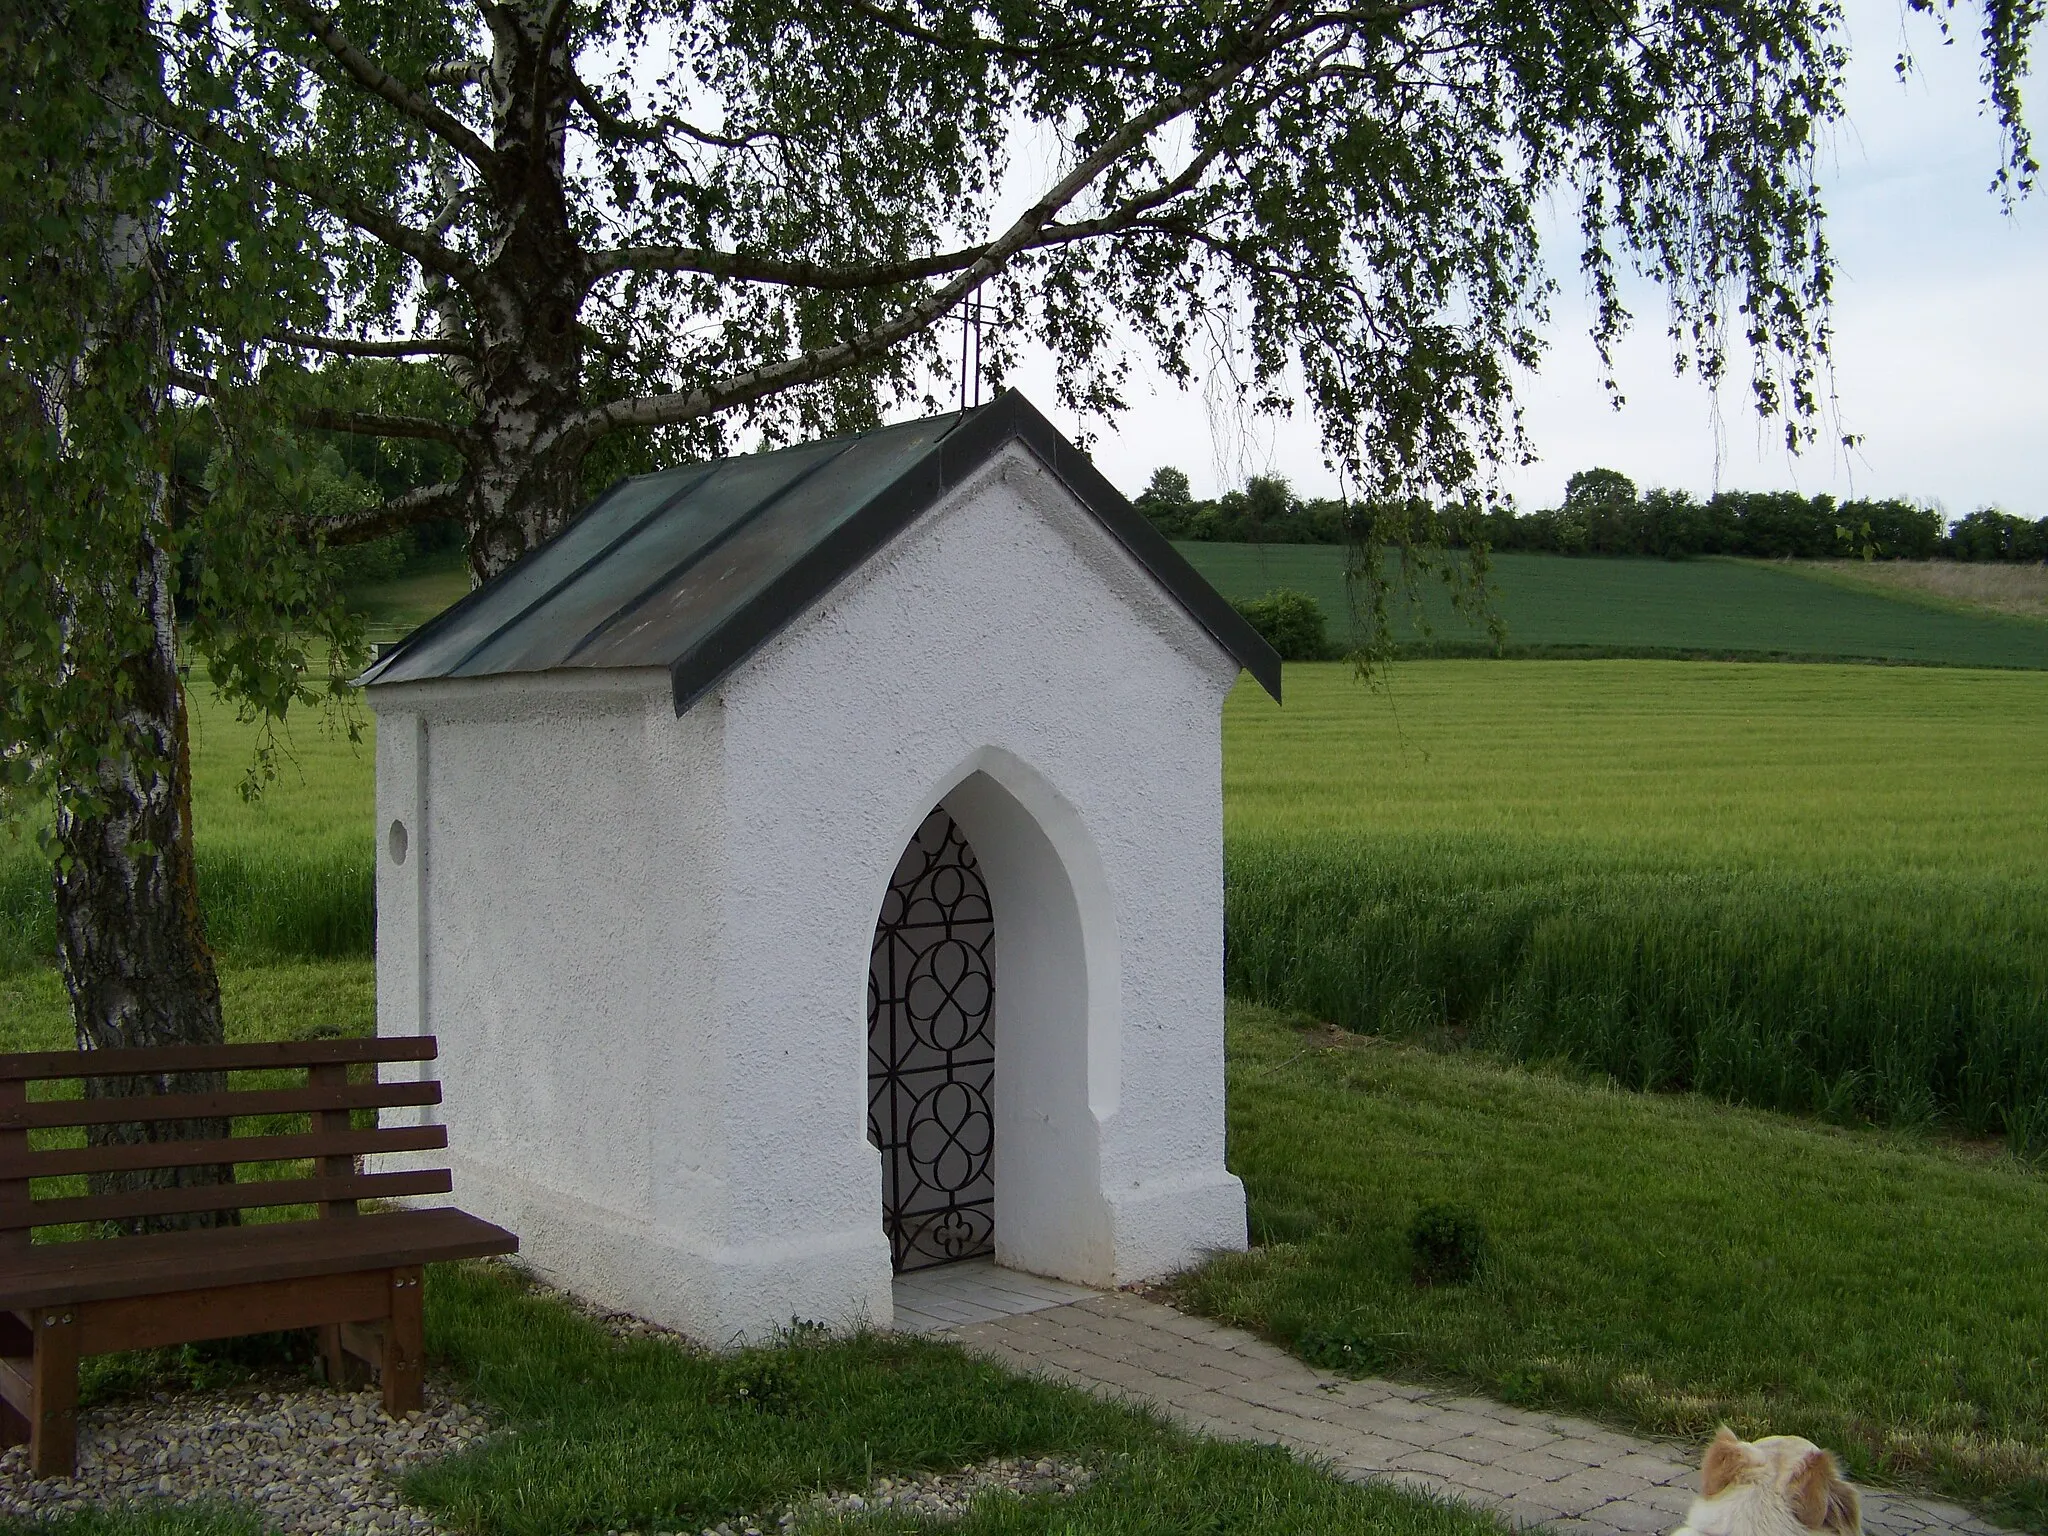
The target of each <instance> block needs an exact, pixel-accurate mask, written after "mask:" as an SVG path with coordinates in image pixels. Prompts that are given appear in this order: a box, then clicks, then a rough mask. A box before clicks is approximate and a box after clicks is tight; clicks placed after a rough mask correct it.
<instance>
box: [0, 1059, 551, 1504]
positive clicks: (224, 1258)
mask: <svg viewBox="0 0 2048 1536" xmlns="http://www.w3.org/2000/svg"><path fill="white" fill-rule="evenodd" d="M435 1049H436V1048H435V1042H434V1040H433V1039H432V1037H430V1036H428V1037H414V1038H410V1039H390V1040H306V1041H280V1042H276V1043H266V1044H260V1045H212V1046H172V1047H165V1048H162V1049H154V1050H151V1049H143V1050H106V1051H47V1052H37V1053H32V1054H26V1055H11V1056H7V1055H0V1447H5V1446H9V1445H18V1444H20V1443H21V1442H22V1441H24V1440H26V1441H27V1442H28V1445H29V1470H30V1474H31V1475H32V1476H35V1477H53V1476H69V1475H70V1474H71V1472H72V1470H73V1465H74V1462H75V1459H76V1454H77V1444H78V1362H79V1360H80V1358H81V1357H82V1356H85V1355H98V1354H106V1353H109V1352H111V1351H113V1350H120V1349H144V1348H150V1347H153V1346H156V1345H163V1344H186V1343H195V1342H197V1341H199V1340H201V1339H220V1338H229V1337H232V1336H234V1335H237V1334H245V1333H265V1332H269V1331H271V1330H273V1329H282V1328H307V1327H318V1328H320V1329H321V1346H322V1351H323V1354H324V1355H325V1358H326V1361H327V1367H328V1374H329V1379H330V1380H333V1381H335V1382H336V1383H337V1384H341V1383H345V1382H347V1381H348V1380H349V1378H350V1376H351V1373H352V1371H353V1370H354V1367H352V1365H351V1361H352V1360H355V1361H361V1362H365V1363H367V1364H368V1365H369V1366H371V1367H373V1368H375V1369H376V1370H378V1371H379V1372H380V1373H381V1375H382V1378H383V1388H384V1407H385V1410H386V1411H387V1412H389V1413H392V1414H394V1415H397V1414H405V1413H410V1412H412V1411H413V1410H415V1409H416V1408H418V1407H419V1406H420V1373H421V1365H422V1361H421V1333H420V1327H421V1324H420V1277H421V1266H423V1265H426V1264H431V1263H435V1262H438V1261H440V1260H444V1259H468V1258H479V1257H482V1256H483V1255H486V1254H497V1253H513V1252H516V1251H517V1250H518V1247H519V1240H518V1239H517V1238H515V1237H514V1236H513V1235H512V1234H511V1233H510V1232H507V1231H505V1230H503V1229H502V1228H500V1227H494V1226H492V1225H491V1224H490V1223H489V1222H487V1221H480V1220H478V1219H477V1218H476V1217H474V1216H471V1215H469V1214H467V1213H466V1212H463V1211H458V1210H450V1209H430V1210H417V1209H408V1210H393V1211H381V1212H358V1210H357V1206H356V1202H357V1201H359V1200H369V1199H380V1198H381V1199H388V1198H392V1197H395V1196H406V1195H439V1194H446V1193H448V1191H449V1190H450V1189H451V1188H452V1187H453V1184H452V1181H451V1180H450V1177H449V1174H448V1170H446V1169H445V1168H434V1169H424V1170H418V1171H411V1170H408V1171H405V1172H400V1173H363V1172H362V1171H361V1163H360V1161H359V1160H360V1159H361V1158H362V1157H363V1156H364V1155H366V1154H370V1153H379V1152H427V1151H435V1150H438V1149H440V1148H443V1147H446V1146H447V1145H448V1132H447V1128H446V1127H445V1126H440V1125H422V1126H393V1127H389V1128H369V1127H365V1128H360V1129H359V1128H356V1127H355V1126H354V1125H353V1124H352V1115H353V1113H354V1112H355V1111H358V1110H376V1109H384V1108H395V1107H398V1106H402V1105H424V1104H438V1103H440V1102H441V1085H440V1084H439V1083H438V1082H433V1081H408V1082H392V1083H382V1082H378V1081H376V1078H375V1068H374V1066H372V1067H371V1070H370V1074H369V1075H370V1080H369V1081H367V1082H350V1081H349V1068H350V1067H351V1066H354V1065H357V1064H360V1063H376V1062H404V1061H431V1060H433V1059H434V1056H435ZM280 1068H283V1069H293V1070H303V1071H304V1072H305V1074H306V1080H305V1083H304V1085H303V1086H295V1087H289V1088H258V1089H244V1090H239V1091H236V1090H218V1089H217V1090H214V1091H206V1092H193V1091H176V1090H177V1089H178V1087H179V1084H178V1081H177V1079H176V1078H175V1077H174V1076H173V1074H179V1073H212V1074H216V1076H214V1077H213V1078H212V1081H213V1082H215V1083H219V1084H225V1083H226V1082H227V1078H226V1077H225V1075H224V1074H226V1073H228V1072H246V1071H271V1070H276V1069H280ZM80 1078H102V1079H119V1080H122V1081H120V1082H119V1084H118V1089H117V1090H116V1091H121V1092H122V1094H123V1096H119V1097H116V1096H112V1095H111V1094H110V1095H109V1096H104V1097H91V1098H70V1099H38V1100H31V1099H30V1098H29V1095H28V1085H29V1084H30V1083H31V1082H36V1081H45V1080H55V1079H80ZM184 1081H185V1083H186V1084H188V1085H189V1084H190V1083H191V1082H192V1081H193V1080H192V1079H191V1078H189V1077H188V1078H186V1079H185V1080H184ZM199 1081H201V1082H205V1081H207V1079H204V1078H202V1079H200V1080H199ZM112 1086H114V1085H111V1084H110V1087H112ZM248 1115H307V1116H309V1117H310V1120H309V1129H307V1130H305V1131H298V1132H292V1133H290V1134H282V1135H279V1134H259V1135H234V1134H232V1129H233V1124H234V1119H233V1117H239V1116H248ZM206 1120H211V1121H212V1122H213V1124H214V1126H215V1127H216V1128H218V1127H220V1126H223V1125H225V1126H227V1127H228V1129H229V1131H230V1134H229V1135H228V1136H227V1137H226V1138H225V1139H222V1138H220V1137H218V1136H214V1137H207V1138H205V1139H188V1140H178V1141H172V1140H165V1141H146V1142H145V1141H137V1142H134V1143H132V1144H120V1145H113V1144H109V1145H102V1146H83V1147H63V1148H48V1147H42V1148H31V1147H30V1145H29V1135H30V1133H31V1132H34V1131H52V1130H60V1129H63V1128H66V1127H78V1126H92V1125H140V1124H141V1123H143V1122H156V1123H159V1124H161V1123H162V1122H166V1121H188V1122H190V1121H202V1122H203V1121H206ZM299 1160H310V1167H309V1171H308V1172H306V1173H304V1174H302V1175H298V1176H295V1177H259V1178H258V1179H256V1180H253V1181H244V1180H240V1179H238V1180H237V1182H235V1183H230V1184H221V1183H215V1184H205V1185H185V1186H181V1187H175V1188H161V1189H138V1190H132V1191H126V1192H121V1193H115V1194H85V1195H55V1196H50V1195H45V1196H43V1197H41V1198H36V1197H35V1196H34V1193H33V1186H32V1185H31V1183H30V1181H31V1180H34V1179H50V1178H58V1177H63V1176H65V1175H76V1174H101V1173H122V1172H134V1171H142V1170H152V1169H178V1168H193V1167H205V1166H220V1165H226V1164H245V1163H255V1162H264V1163H269V1162H297V1161H299ZM306 1204H312V1205H315V1206H316V1207H317V1209H318V1214H319V1216H320V1217H321V1218H325V1219H319V1220H308V1221H270V1222H255V1223H248V1224H245V1225H239V1226H229V1225H221V1226H214V1227H206V1228H200V1229H196V1230H189V1231H175V1232H155V1233H148V1234H145V1235H141V1236H130V1235H123V1236H113V1237H105V1238H99V1239H94V1240H82V1241H76V1242H42V1243H32V1242H31V1241H30V1234H31V1230H32V1229H33V1228H36V1227H49V1226H60V1225H70V1224H72V1223H121V1222H129V1223H132V1222H134V1221H136V1220H137V1219H138V1218H147V1217H153V1216H166V1215H175V1214H184V1213H193V1212H204V1211H225V1210H242V1209H249V1208H255V1207H262V1206H284V1205H306Z"/></svg>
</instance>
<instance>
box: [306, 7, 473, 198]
mask: <svg viewBox="0 0 2048 1536" xmlns="http://www.w3.org/2000/svg"><path fill="white" fill-rule="evenodd" d="M278 3H279V4H280V5H281V6H283V8H284V9H285V11H286V12H287V13H288V14H290V15H291V16H293V17H295V18H296V19H297V20H298V23H299V25H300V26H302V27H304V28H305V29H306V32H307V35H308V36H310V37H312V38H313V40H314V41H316V42H317V43H319V44H320V46H321V47H323V48H325V49H326V50H327V51H328V52H329V53H330V54H332V55H333V56H334V58H335V61H336V62H337V63H339V64H340V65H341V67H342V68H343V69H345V70H347V71H348V72H349V74H350V75H352V76H354V77H355V79H356V81H357V82H358V83H359V84H361V85H362V86H363V87H364V89H366V90H369V91H371V92H374V93H375V94H376V95H378V96H381V97H383V98H384V100H386V101H388V102H390V103H391V105H392V106H394V107H396V108H398V110H399V111H401V112H403V113H404V114H405V115H406V116H407V117H409V118H411V119H412V120H413V121H414V122H416V123H418V124H419V125H420V126H421V127H422V128H424V129H426V130H427V131H428V132H429V133H431V134H433V135H434V136H435V137H436V138H438V139H440V140H441V141H442V142H443V143H445V144H446V145H447V146H448V147H449V148H450V149H453V150H454V151H455V152H456V153H457V154H459V155H461V156H462V158H463V159H465V160H467V161H468V162H469V163H470V164H471V165H474V166H475V167H476V168H477V169H478V170H479V171H481V172H483V173H484V174H485V175H489V174H490V173H491V171H492V169H493V168H494V167H495V165H496V163H497V154H496V152H495V151H494V150H493V149H492V148H491V146H490V145H488V144H486V143H485V142H484V141H483V140H482V139H480V138H479V137H477V135H476V133H475V132H474V131H473V130H472V129H471V128H470V127H469V126H468V125H467V124H466V123H464V122H462V121H461V120H460V119H459V118H457V117H455V116H454V115H453V114H452V113H450V112H448V111H446V110H445V109H444V108H442V107H440V106H437V105H436V104H435V103H434V102H431V101H429V100H428V99H427V98H426V97H424V96H422V95H420V94H419V93H418V92H417V91H415V90H413V89H412V88H411V87H410V86H408V85H407V84H406V83H405V82H404V81H402V80H400V79H398V78H397V77H396V76H395V75H393V74H392V73H391V72H390V71H389V70H387V69H385V68H384V67H383V66H382V65H381V64H379V63H378V62H377V61H376V60H375V59H372V58H371V57H370V56H369V55H368V54H366V53H364V52H363V51H362V49H360V48H358V47H357V46H356V45H355V44H354V43H352V42H350V41H349V40H348V37H347V35H346V34H345V33H343V31H342V30H341V23H340V22H339V21H337V20H336V19H335V18H334V17H333V16H332V15H331V14H329V13H328V12H326V11H324V10H322V9H321V8H320V7H319V6H317V5H315V4H313V3H312V0H278Z"/></svg>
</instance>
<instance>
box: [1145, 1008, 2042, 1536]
mask: <svg viewBox="0 0 2048 1536" xmlns="http://www.w3.org/2000/svg"><path fill="white" fill-rule="evenodd" d="M1230 1046H1231V1054H1230V1085H1231V1086H1230V1137H1231V1163H1232V1166H1233V1167H1234V1168H1235V1169H1236V1170H1237V1171H1238V1173H1239V1174H1240V1175H1241V1176H1242V1177H1243V1178H1244V1180H1245V1184H1246V1187H1247V1188H1248V1190H1249V1191H1250V1194H1251V1207H1252V1222H1253V1231H1254V1236H1255V1239H1256V1241H1257V1242H1258V1243H1259V1244H1260V1245H1261V1246H1259V1247H1258V1248H1257V1249H1255V1251H1253V1252H1252V1253H1250V1254H1248V1255H1246V1256H1244V1257H1242V1258H1229V1259H1225V1260H1222V1261H1220V1262H1218V1263H1216V1264H1214V1265H1211V1266H1210V1267H1209V1268H1207V1269H1205V1270H1203V1271H1201V1272H1200V1273H1198V1274H1197V1275H1195V1276H1194V1277H1192V1278H1190V1279H1188V1280H1186V1281H1185V1282H1184V1283H1182V1284H1181V1285H1180V1286H1179V1287H1178V1299H1179V1300H1180V1301H1181V1302H1182V1303H1183V1304H1184V1305H1187V1306H1189V1307H1191V1308H1192V1309H1194V1310H1197V1311H1200V1312H1204V1313H1207V1314H1209V1315H1211V1316H1215V1317H1218V1318H1222V1319H1224V1320H1227V1321H1231V1322H1235V1323H1240V1324H1243V1325H1246V1326H1250V1327H1253V1328H1256V1329H1258V1330H1260V1331H1261V1332H1264V1333H1267V1334H1269V1335H1271V1336H1272V1337H1274V1338H1276V1339H1279V1340H1281V1341H1283V1342H1285V1343H1288V1344H1289V1345H1291V1346H1293V1347H1295V1348H1296V1349H1297V1350H1300V1351H1301V1352H1303V1353H1305V1354H1308V1355H1309V1356H1310V1357H1311V1358H1320V1359H1325V1360H1328V1361H1331V1362H1333V1363H1334V1362H1335V1361H1337V1360H1339V1359H1342V1358H1345V1357H1347V1355H1348V1357H1349V1358H1350V1359H1352V1360H1354V1361H1356V1362H1357V1363H1358V1364H1359V1365H1360V1366H1362V1367H1363V1368H1364V1369H1366V1370H1369V1371H1382V1372H1393V1373H1396V1374H1401V1375H1407V1376H1420V1377H1424V1378H1442V1379H1445V1380H1448V1381H1453V1382H1457V1383H1461V1384H1465V1385H1469V1386H1472V1387H1475V1388H1477V1389H1478V1390H1480V1391H1482V1392H1485V1393H1488V1394H1490V1395H1494V1396H1498V1397H1505V1398H1508V1399H1510V1400H1512V1401H1518V1402H1524V1403H1531V1404H1543V1405H1550V1406H1554V1407H1556V1408H1559V1409H1569V1410H1573V1411H1580V1412H1586V1413H1590V1414H1593V1415H1596V1416H1598V1417H1601V1418H1604V1419H1607V1420H1609V1421H1612V1422H1616V1423H1619V1424H1623V1425H1627V1426H1630V1427H1633V1428H1637V1429H1641V1430H1646V1431H1650V1432H1654V1433H1658V1434H1670V1435H1681V1436H1685V1437H1688V1438H1697V1437H1700V1436H1702V1435H1705V1434H1708V1433H1711V1431H1712V1430H1713V1428H1714V1426H1715V1425H1716V1424H1717V1423H1720V1422H1724V1421H1725V1422H1728V1423H1730V1424H1732V1425H1734V1426H1735V1427H1736V1428H1737V1429H1738V1430H1739V1431H1741V1432H1743V1433H1744V1434H1747V1435H1755V1434H1763V1433H1788V1434H1802V1435H1806V1436H1808V1437H1810V1438H1812V1439H1814V1440H1816V1441H1818V1442H1820V1443H1821V1444H1823V1445H1828V1446H1831V1447H1833V1448H1835V1449H1836V1450H1838V1451H1840V1452H1841V1453H1842V1454H1843V1456H1844V1457H1845V1459H1846V1460H1847V1461H1848V1462H1849V1464H1850V1466H1851V1468H1852V1470H1853V1471H1854V1473H1855V1474H1856V1475H1858V1476H1862V1477H1866V1478H1878V1479H1886V1480H1899V1481H1905V1482H1908V1483H1916V1484H1921V1485H1924V1486H1931V1487H1934V1488H1937V1489H1940V1490H1943V1491H1945V1492H1948V1493H1950V1494H1953V1495H1956V1496H1959V1497H1964V1498H1967V1499H1970V1500H1971V1501H1973V1502H1976V1503H1977V1504H1979V1505H1980V1506H1983V1507H1989V1508H1991V1509H1993V1510H1995V1511H1997V1512H1999V1513H2001V1514H2002V1515H2003V1516H2004V1517H2005V1518H2007V1519H2009V1520H2022V1521H2024V1522H2026V1523H2027V1524H2028V1525H2029V1527H2030V1528H2031V1529H2034V1530H2037V1531H2039V1530H2044V1529H2048V1523H2044V1522H2048V1354H2044V1348H2048V1346H2044V1340H2048V1285H2043V1283H2042V1278H2041V1277H2042V1275H2043V1274H2044V1273H2048V1180H2044V1179H2043V1178H2042V1177H2041V1176H2040V1175H2039V1174H2037V1173H2034V1172H2030V1171H2028V1170H2026V1169H2025V1168H2023V1167H2021V1166H2019V1165H2017V1164H2015V1163H2013V1162H2012V1161H2011V1160H2009V1159H2007V1158H2004V1157H2002V1156H1999V1155H1995V1154H1992V1153H1987V1152H1984V1151H1981V1150H1977V1149H1972V1148H1968V1147H1955V1146H1944V1145H1941V1144H1938V1143H1935V1142H1931V1141H1929V1140H1927V1139H1925V1138H1920V1137H1909V1136H1901V1135H1896V1134H1891V1133H1883V1132H1873V1131H1857V1132H1849V1131H1841V1130H1834V1129H1830V1128H1828V1127H1825V1126H1818V1125H1815V1124H1813V1123H1811V1122H1802V1121H1795V1120H1789V1119H1785V1118H1783V1117H1779V1116H1775V1115H1767V1114H1760V1113H1756V1112H1751V1111H1744V1110H1737V1109H1731V1108H1728V1107H1725V1106H1722V1105H1718V1104H1714V1103H1710V1102H1707V1101H1704V1100H1700V1099H1697V1098H1690V1097H1671V1096H1645V1095H1640V1094H1632V1093H1626V1092H1622V1091H1618V1090H1615V1089H1613V1088H1609V1087H1605V1086H1599V1085H1589V1084H1587V1083H1585V1082H1584V1081H1581V1080H1576V1079H1573V1078H1570V1077H1566V1076H1560V1075H1552V1074H1546V1073H1543V1072H1540V1071H1531V1070H1527V1069H1524V1068H1520V1067H1514V1066H1505V1065H1501V1064H1499V1063H1496V1062H1494V1061H1490V1060H1488V1059H1485V1058H1483V1057H1480V1056H1476V1055H1472V1054H1466V1053H1459V1054H1452V1055H1439V1054H1432V1053H1430V1052H1427V1051H1424V1050H1422V1049H1419V1048H1415V1047H1409V1046H1402V1045H1397V1044H1392V1043H1388V1042H1385V1041H1381V1040H1374V1039H1361V1038H1359V1037H1356V1036H1351V1035H1345V1034H1341V1033H1339V1032H1336V1031H1332V1030H1329V1029H1328V1028H1327V1027H1324V1026H1319V1025H1309V1024H1307V1023H1306V1022H1305V1021H1301V1020H1299V1019H1289V1018H1287V1017H1283V1016H1281V1015H1279V1014H1276V1013H1274V1012H1272V1011H1269V1010H1266V1009H1261V1008H1257V1007H1253V1006H1249V1005H1237V1006H1235V1007H1233V1009H1232V1017H1231V1037H1230ZM1438 1200H1447V1201H1451V1202H1455V1203H1458V1204H1462V1205H1465V1206H1467V1207H1469V1208H1471V1209H1473V1210H1475V1211H1476V1212H1478V1213H1479V1215H1480V1216H1481V1218H1482V1219H1483V1221H1484V1222H1485V1224H1486V1226H1487V1229H1488V1231H1489V1234H1490V1237H1491V1247H1492V1258H1491V1260H1490V1262H1489V1265H1488V1267H1487V1269H1486V1270H1485V1271H1484V1272H1483V1273H1482V1276H1481V1279H1480V1280H1479V1281H1478V1282H1477V1283H1475V1284H1474V1285H1472V1286H1470V1287H1455V1286H1451V1287H1439V1288H1435V1289H1418V1288H1417V1287H1416V1286H1415V1285H1414V1284H1413V1283H1412V1282H1411V1280H1410V1266H1409V1257H1408V1252H1407V1247H1406V1243H1405V1239H1404V1234H1405V1230H1406V1227H1407V1223H1408V1221H1409V1219H1410V1218H1411V1216H1412V1215H1413V1213H1414V1211H1415V1210H1416V1208H1417V1207H1418V1206H1419V1205H1421V1204H1423V1203H1426V1202H1430V1201H1438ZM1346 1346H1348V1349H1347V1348H1346Z"/></svg>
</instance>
